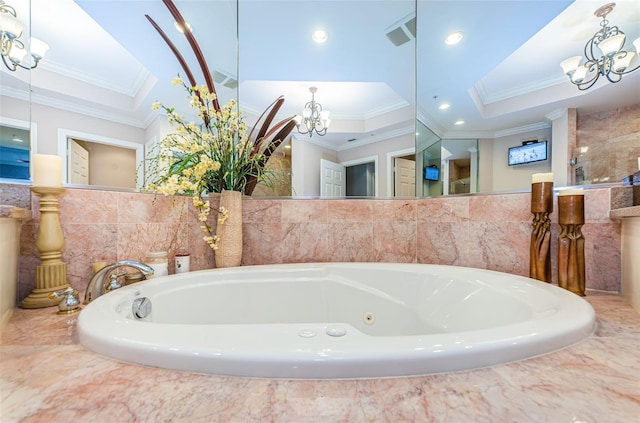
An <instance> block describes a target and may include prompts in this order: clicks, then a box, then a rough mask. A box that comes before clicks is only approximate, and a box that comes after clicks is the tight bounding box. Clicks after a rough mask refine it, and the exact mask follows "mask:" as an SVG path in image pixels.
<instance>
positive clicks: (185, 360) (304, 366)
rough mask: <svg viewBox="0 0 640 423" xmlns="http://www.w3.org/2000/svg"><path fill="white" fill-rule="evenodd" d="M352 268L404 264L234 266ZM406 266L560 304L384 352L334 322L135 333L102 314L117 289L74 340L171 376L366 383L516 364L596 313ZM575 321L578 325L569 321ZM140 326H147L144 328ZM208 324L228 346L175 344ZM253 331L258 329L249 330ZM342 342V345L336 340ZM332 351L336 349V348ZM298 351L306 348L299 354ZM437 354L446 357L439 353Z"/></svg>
mask: <svg viewBox="0 0 640 423" xmlns="http://www.w3.org/2000/svg"><path fill="white" fill-rule="evenodd" d="M354 265H355V266H358V265H364V266H371V265H378V266H397V265H400V266H405V264H397V263H305V264H294V265H289V264H285V265H260V266H245V267H241V268H235V270H238V269H243V270H242V271H253V270H260V268H264V267H268V268H269V269H270V270H276V271H277V268H278V267H280V266H286V267H287V268H291V267H300V268H307V267H318V266H320V267H325V266H332V267H341V266H349V267H351V266H354ZM409 265H411V266H420V267H423V266H428V267H429V268H431V269H441V270H451V269H452V268H456V269H464V270H466V271H472V272H480V273H481V274H484V275H492V274H496V275H501V276H504V275H507V276H513V277H515V278H522V279H523V280H526V281H530V282H531V281H532V282H533V283H534V284H535V285H536V286H539V287H541V289H550V290H551V292H554V293H555V294H557V295H558V296H559V297H560V298H561V299H563V301H562V307H559V309H558V310H557V312H555V313H553V314H551V315H549V316H544V317H540V318H536V319H533V320H527V321H525V322H521V323H517V324H514V325H506V326H502V327H500V332H502V335H501V336H498V337H496V336H495V335H492V336H488V335H491V332H492V331H494V330H493V329H483V330H475V331H468V332H455V333H448V334H444V335H443V334H438V335H437V336H438V339H437V340H436V339H435V338H434V337H435V336H436V335H424V336H420V335H415V336H402V337H397V338H395V339H393V340H394V341H395V342H394V348H393V352H392V353H391V352H390V351H389V350H388V348H380V347H379V346H378V347H376V342H380V340H376V339H375V338H377V337H373V336H369V335H365V334H363V333H362V332H359V331H358V330H357V329H355V328H353V327H352V326H349V327H348V328H347V329H348V332H349V333H350V335H351V336H350V337H349V338H341V339H340V338H338V339H335V338H333V337H329V336H328V335H326V334H325V332H326V328H327V326H328V325H335V324H337V323H335V322H318V323H314V324H307V323H304V324H300V323H295V324H288V323H287V324H282V325H270V326H276V327H275V328H265V327H264V326H265V325H260V324H258V325H240V326H241V327H240V326H238V325H185V324H163V325H162V328H159V327H155V328H150V327H146V328H141V326H140V323H142V324H145V322H137V321H135V320H129V319H116V321H115V322H114V320H111V319H109V318H107V317H106V316H107V315H108V313H109V309H110V306H111V305H112V301H109V300H113V301H114V302H115V300H116V297H117V296H118V295H114V294H120V292H118V291H116V292H114V293H110V294H108V295H105V296H102V297H99V298H98V299H96V300H95V301H94V302H92V304H90V305H89V306H87V307H86V308H85V309H84V310H83V311H82V313H80V316H79V318H78V334H79V340H80V343H81V344H82V345H83V346H85V347H86V348H89V349H91V350H93V351H95V352H97V353H99V354H102V355H106V356H109V357H112V358H115V359H118V360H121V361H124V362H130V363H136V364H141V365H147V366H152V367H161V368H168V369H173V370H182V371H190V372H196V373H208V374H216V375H221V376H240V377H251V378H279V379H363V378H364V379H368V378H381V377H385V378H386V377H407V376H418V375H424V374H436V373H446V372H454V371H465V370H472V369H477V368H484V367H488V366H494V365H499V364H506V363H510V362H514V361H521V360H525V359H529V358H533V357H536V356H540V355H544V354H548V353H551V352H553V351H557V350H560V349H563V348H566V347H569V346H571V345H573V344H575V343H578V342H580V341H581V340H584V339H586V338H588V337H589V336H590V335H591V334H592V333H593V332H594V331H595V329H596V326H597V324H596V320H595V311H594V310H593V308H592V307H591V305H590V304H589V303H588V302H586V301H585V300H584V299H582V298H580V297H578V296H576V295H575V294H572V293H571V292H569V291H566V290H563V289H561V288H558V287H557V286H554V285H550V284H547V283H544V282H539V281H535V280H532V279H529V278H525V277H521V276H515V275H508V274H505V273H503V272H496V271H491V270H484V269H473V268H463V267H458V266H447V265H430V264H416V263H410V264H409ZM233 271H234V270H233V269H218V270H205V271H199V272H191V273H192V275H194V277H195V276H196V275H197V274H198V273H203V272H204V273H207V272H216V274H219V275H223V274H226V273H229V272H233ZM172 277H173V276H168V277H163V278H162V279H165V278H168V280H169V282H165V283H171V282H172V281H173V279H171V278H172ZM160 279H161V278H158V279H157V280H156V281H155V282H156V283H157V282H161V280H160ZM149 282H154V281H149ZM129 288H133V287H129ZM119 291H120V290H119ZM122 292H125V291H122ZM132 298H133V297H132ZM83 315H84V316H83ZM576 317H579V318H580V319H576ZM557 319H561V321H560V322H558V321H556V320H557ZM87 320H89V323H90V324H91V325H93V326H92V327H89V326H90V325H89V323H87ZM136 324H137V325H136ZM146 324H147V325H149V323H146ZM338 324H339V323H338ZM342 325H345V324H342ZM209 326H215V330H217V331H218V333H216V334H215V335H216V336H225V337H230V338H231V339H232V340H234V339H235V340H234V343H233V345H232V348H217V349H216V348H215V347H214V348H213V349H212V346H211V345H210V344H206V343H205V344H203V345H198V346H195V347H194V346H193V344H192V338H191V339H190V340H189V342H187V340H186V339H184V340H183V339H182V338H181V336H186V334H187V333H188V332H189V333H191V335H190V336H192V337H193V336H196V339H198V340H205V339H207V335H211V334H210V333H208V332H207V330H208V329H209ZM225 326H226V327H225ZM252 326H253V327H252ZM255 326H260V327H259V328H256V327H255ZM347 326H348V325H347ZM304 328H311V329H314V330H316V331H317V333H318V334H320V336H319V337H318V336H316V337H314V338H311V339H302V338H300V337H299V336H296V337H292V333H293V334H296V335H297V332H298V330H300V329H304ZM256 329H259V330H258V331H257V332H258V333H260V334H261V337H260V338H255V337H254V338H252V339H251V341H247V340H246V339H243V337H242V336H237V335H244V336H246V333H245V332H247V330H254V332H255V330H256ZM254 332H251V331H249V332H247V333H254ZM167 333H170V334H171V336H172V337H173V341H172V342H169V341H168V340H167V337H166V334H167ZM124 334H127V335H128V336H129V338H130V339H129V340H125V339H124V338H123V335H124ZM356 335H357V336H356ZM233 336H236V338H233ZM487 336H488V340H485V342H481V339H483V338H484V339H486V338H487ZM153 337H162V341H161V342H155V343H153V344H152V345H151V344H145V343H144V342H142V340H143V339H145V338H153ZM384 338H394V337H384ZM399 338H402V339H399ZM416 338H420V340H419V341H420V342H419V344H416V341H417V339H416ZM116 339H118V340H119V342H120V345H119V346H117V347H114V345H113V343H114V340H116ZM345 340H346V341H348V342H343V341H345ZM289 341H291V342H293V344H290V345H293V346H294V347H295V349H296V351H297V353H296V354H293V355H291V354H289V355H286V354H283V353H284V352H289V353H290V352H291V351H290V348H289V347H288V348H285V351H272V353H271V354H267V353H265V350H264V349H266V348H267V347H271V346H273V344H274V342H289ZM327 341H328V342H333V343H334V344H332V346H333V347H334V348H333V349H332V350H331V351H332V354H333V355H332V354H328V355H325V356H323V357H319V355H318V354H319V353H321V352H322V347H323V346H324V347H326V344H323V342H327ZM334 341H335V342H334ZM145 342H150V341H145ZM247 342H248V343H247ZM183 343H184V344H188V343H191V344H192V345H191V346H190V349H187V348H186V347H184V348H182V347H181V348H178V347H177V346H176V344H179V345H180V346H182V345H183ZM354 343H355V345H356V346H357V347H358V348H357V349H356V350H355V352H354V350H353V349H352V348H354V345H353V344H354ZM336 345H337V346H340V347H342V349H338V348H337V346H336ZM468 345H472V347H471V350H473V351H472V354H471V353H469V352H468V350H469V349H468V348H465V347H467V346H468ZM496 345H497V346H498V348H497V347H496ZM122 347H125V348H124V349H123V348H122ZM305 347H309V348H308V349H306V350H305V349H304V348H305ZM366 348H370V349H368V350H367V349H366ZM376 348H377V349H376ZM437 350H442V351H437ZM443 352H444V353H446V354H442V353H443ZM470 357H471V358H473V363H470V362H467V361H468V360H465V359H468V358H470ZM247 363H250V364H247Z"/></svg>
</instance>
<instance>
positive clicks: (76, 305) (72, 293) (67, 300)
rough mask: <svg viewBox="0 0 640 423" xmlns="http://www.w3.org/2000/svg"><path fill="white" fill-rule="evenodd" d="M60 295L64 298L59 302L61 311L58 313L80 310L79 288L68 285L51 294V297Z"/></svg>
mask: <svg viewBox="0 0 640 423" xmlns="http://www.w3.org/2000/svg"><path fill="white" fill-rule="evenodd" d="M58 297H62V299H61V300H60V303H59V304H58V309H59V311H58V313H57V314H71V313H75V312H77V311H80V293H79V292H78V291H77V290H75V289H73V288H72V287H68V288H66V289H63V290H62V291H55V292H52V293H51V294H49V298H50V299H54V298H58Z"/></svg>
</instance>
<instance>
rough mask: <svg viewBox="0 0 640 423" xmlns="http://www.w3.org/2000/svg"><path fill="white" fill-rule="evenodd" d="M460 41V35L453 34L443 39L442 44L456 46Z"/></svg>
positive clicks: (458, 33) (457, 33)
mask: <svg viewBox="0 0 640 423" xmlns="http://www.w3.org/2000/svg"><path fill="white" fill-rule="evenodd" d="M461 40H462V33H460V32H454V33H452V34H449V35H448V36H447V38H445V39H444V43H445V44H446V45H449V46H452V45H455V44H458V43H459V42H460V41H461Z"/></svg>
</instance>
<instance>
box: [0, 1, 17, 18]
mask: <svg viewBox="0 0 640 423" xmlns="http://www.w3.org/2000/svg"><path fill="white" fill-rule="evenodd" d="M2 12H4V13H8V14H10V15H12V16H13V17H14V18H17V17H18V14H17V13H16V9H14V8H13V6H9V5H8V4H6V3H5V2H0V13H2Z"/></svg>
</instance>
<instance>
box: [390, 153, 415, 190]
mask: <svg viewBox="0 0 640 423" xmlns="http://www.w3.org/2000/svg"><path fill="white" fill-rule="evenodd" d="M395 162H396V164H395V168H396V175H395V176H396V177H395V192H394V194H395V196H396V197H415V196H416V162H415V161H413V160H407V159H403V158H400V157H396V158H395Z"/></svg>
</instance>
